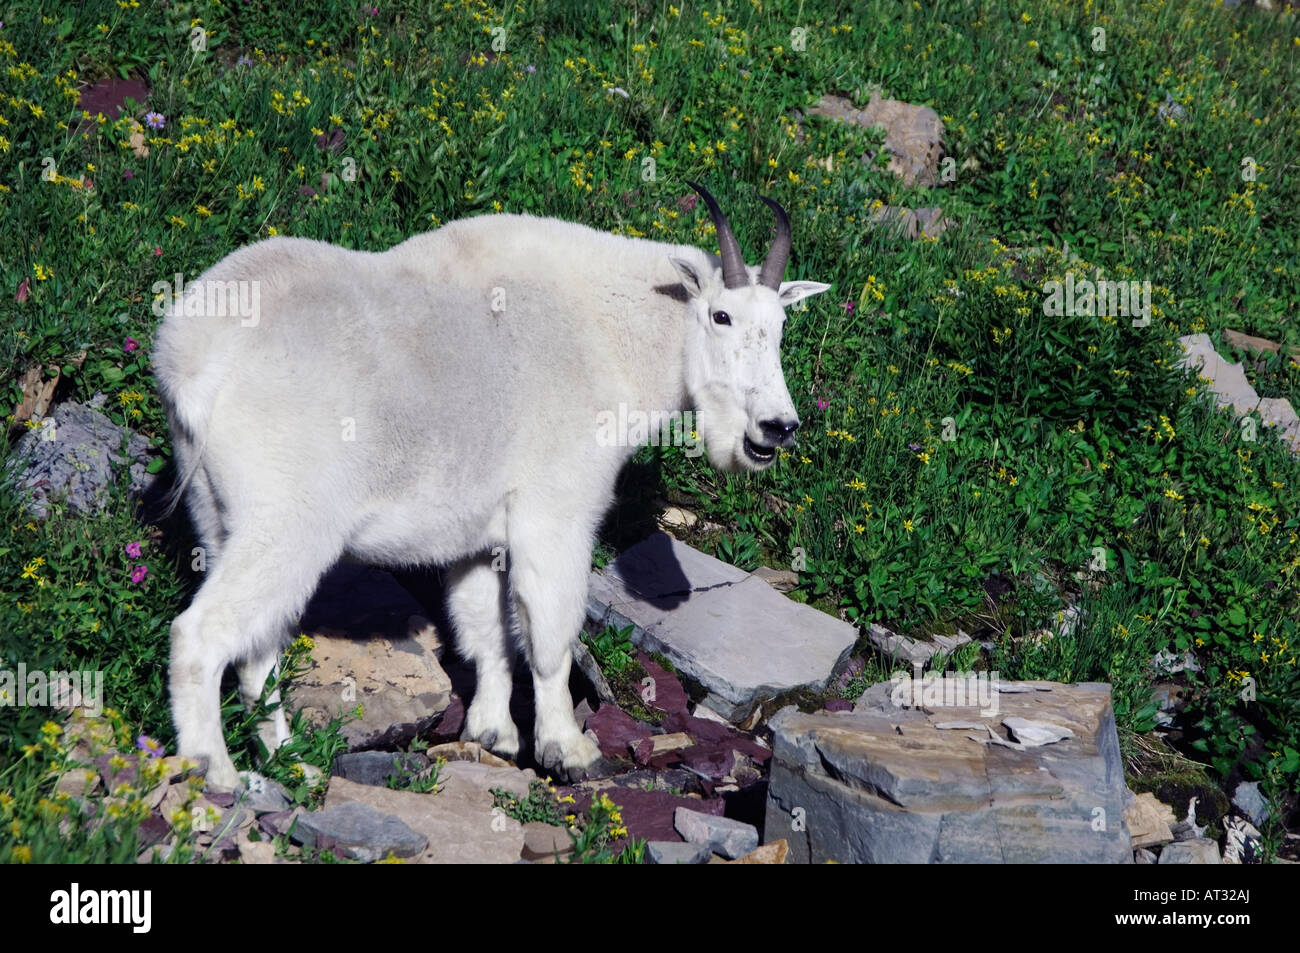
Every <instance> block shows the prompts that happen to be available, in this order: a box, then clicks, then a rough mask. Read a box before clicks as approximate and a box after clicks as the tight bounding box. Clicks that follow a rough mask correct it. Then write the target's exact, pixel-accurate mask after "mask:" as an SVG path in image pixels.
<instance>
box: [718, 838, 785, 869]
mask: <svg viewBox="0 0 1300 953" xmlns="http://www.w3.org/2000/svg"><path fill="white" fill-rule="evenodd" d="M789 854H790V845H789V844H788V843H787V842H786V841H785V840H777V841H773V842H772V843H770V844H764V845H763V846H761V847H755V848H754V849H753V850H751V851H750V852H749V853H748V854H746V855H745V856H744V857H741V858H740V859H739V860H733V861H732V863H733V864H784V863H785V859H786V857H788V856H789Z"/></svg>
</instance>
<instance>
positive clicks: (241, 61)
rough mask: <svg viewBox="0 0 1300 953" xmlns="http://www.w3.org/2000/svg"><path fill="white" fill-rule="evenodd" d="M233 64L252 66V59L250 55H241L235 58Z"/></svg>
mask: <svg viewBox="0 0 1300 953" xmlns="http://www.w3.org/2000/svg"><path fill="white" fill-rule="evenodd" d="M235 65H236V66H252V65H253V59H252V57H249V56H241V57H240V58H239V59H237V60H235Z"/></svg>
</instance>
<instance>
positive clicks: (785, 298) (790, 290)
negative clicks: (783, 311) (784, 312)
mask: <svg viewBox="0 0 1300 953" xmlns="http://www.w3.org/2000/svg"><path fill="white" fill-rule="evenodd" d="M830 287H831V286H830V285H824V284H822V283H821V282H820V281H783V282H781V290H780V291H779V292H777V294H778V295H780V298H781V307H783V308H788V307H790V305H792V304H794V303H795V302H796V301H802V300H803V299H804V298H811V297H812V296H813V295H819V294H821V293H822V292H823V291H829V290H830Z"/></svg>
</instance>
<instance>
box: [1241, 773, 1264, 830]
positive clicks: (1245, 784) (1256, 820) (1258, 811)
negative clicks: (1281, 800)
mask: <svg viewBox="0 0 1300 953" xmlns="http://www.w3.org/2000/svg"><path fill="white" fill-rule="evenodd" d="M1232 806H1233V807H1235V808H1236V809H1237V810H1239V811H1241V813H1243V814H1245V815H1246V816H1247V817H1248V818H1250V822H1251V823H1252V824H1254V825H1255V826H1256V827H1263V826H1264V825H1265V824H1267V823H1268V816H1269V810H1268V802H1267V801H1265V800H1264V796H1263V795H1262V794H1260V793H1259V782H1258V781H1242V782H1241V783H1240V784H1238V785H1237V789H1236V790H1235V791H1233V792H1232Z"/></svg>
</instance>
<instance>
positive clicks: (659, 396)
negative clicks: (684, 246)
mask: <svg viewBox="0 0 1300 953" xmlns="http://www.w3.org/2000/svg"><path fill="white" fill-rule="evenodd" d="M672 250H673V246H669V245H657V246H656V248H655V250H654V251H653V252H652V253H651V255H650V256H648V260H649V263H648V265H647V267H646V269H645V271H644V272H643V275H645V276H646V278H648V279H649V280H646V279H645V278H643V280H642V283H641V285H640V287H643V288H644V293H643V294H642V293H638V295H637V297H636V299H635V300H634V301H633V302H632V304H631V307H630V309H629V311H630V319H629V320H627V321H626V322H623V330H624V333H625V335H626V337H625V340H624V343H623V346H622V347H621V348H620V351H621V356H622V358H623V361H624V367H623V372H624V379H625V380H626V381H628V382H629V383H630V385H631V387H630V389H629V390H630V393H629V396H628V401H629V403H630V404H634V405H635V406H636V407H637V408H638V409H641V410H646V411H651V410H662V411H669V412H671V411H676V410H687V409H689V408H690V398H689V395H688V394H687V390H686V376H685V375H686V366H685V347H686V326H687V321H688V320H689V316H688V315H687V313H686V305H685V303H684V301H683V300H682V298H681V294H680V291H681V282H680V279H678V277H677V275H676V272H674V271H673V269H672V266H671V265H669V264H668V255H669V253H670V252H671V251H672ZM674 292H675V293H674Z"/></svg>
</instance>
